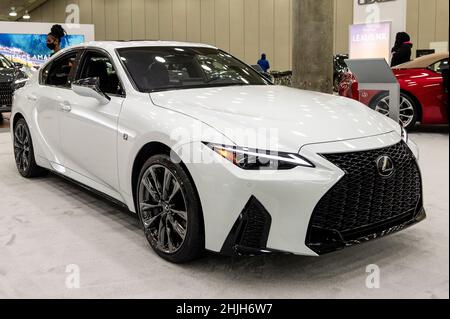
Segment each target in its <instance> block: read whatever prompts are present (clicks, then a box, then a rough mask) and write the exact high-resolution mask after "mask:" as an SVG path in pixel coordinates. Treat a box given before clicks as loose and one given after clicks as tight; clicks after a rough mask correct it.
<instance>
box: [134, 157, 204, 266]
mask: <svg viewBox="0 0 450 319" xmlns="http://www.w3.org/2000/svg"><path fill="white" fill-rule="evenodd" d="M136 187H137V188H136V199H137V205H136V206H137V211H138V215H139V219H140V221H141V224H142V227H143V229H144V232H145V235H146V238H147V240H148V242H149V243H150V246H151V247H152V248H153V250H154V251H155V252H156V253H157V254H158V255H159V256H160V257H162V258H163V259H165V260H168V261H170V262H173V263H185V262H189V261H192V260H194V259H197V258H198V257H200V255H201V254H202V253H203V251H204V249H205V239H204V236H205V235H204V229H203V214H202V210H201V205H200V199H199V197H198V195H197V192H196V190H195V187H194V185H193V182H191V180H190V178H189V176H188V175H187V173H186V172H185V170H184V169H183V167H182V166H181V165H179V164H175V163H173V162H172V161H171V159H170V157H169V156H167V155H155V156H152V157H151V158H150V159H149V160H148V161H147V162H146V163H145V164H144V166H143V167H142V169H141V172H140V175H139V179H138V183H137V185H136Z"/></svg>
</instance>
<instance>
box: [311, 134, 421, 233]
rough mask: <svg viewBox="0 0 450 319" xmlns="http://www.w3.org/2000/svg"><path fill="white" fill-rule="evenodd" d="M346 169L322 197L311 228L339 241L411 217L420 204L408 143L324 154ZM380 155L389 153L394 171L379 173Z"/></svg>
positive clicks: (415, 168) (416, 170) (417, 173)
mask: <svg viewBox="0 0 450 319" xmlns="http://www.w3.org/2000/svg"><path fill="white" fill-rule="evenodd" d="M322 156H323V157H324V158H326V159H327V160H329V161H330V162H331V163H333V164H334V165H336V166H337V167H339V168H340V169H342V170H343V171H344V172H345V176H344V177H343V178H342V179H341V180H340V181H339V182H338V183H337V184H336V185H335V186H334V187H333V188H332V189H331V190H330V191H329V192H328V193H327V194H326V195H325V196H324V197H323V198H322V199H321V200H320V202H319V203H318V205H317V206H316V208H315V210H314V212H313V215H312V219H311V224H310V232H311V229H313V228H314V229H320V230H327V231H331V232H334V233H338V235H339V236H338V237H341V240H343V241H351V240H354V239H357V238H360V237H362V236H366V235H369V234H371V232H372V231H373V229H375V228H376V227H378V228H379V227H380V225H386V229H387V228H389V227H392V226H393V225H395V223H399V222H401V221H404V220H405V219H406V220H408V219H413V218H414V216H415V214H416V213H417V210H418V209H420V208H421V207H418V206H419V204H420V203H421V200H422V198H421V196H422V182H421V176H420V171H419V167H418V165H417V163H416V160H415V158H414V155H413V154H412V152H411V151H410V150H409V148H408V146H407V145H406V144H405V143H404V142H401V143H399V144H396V145H394V146H391V147H388V148H384V149H378V150H371V151H365V152H355V153H344V154H323V155H322ZM381 156H389V157H390V158H391V159H392V160H393V162H394V165H395V172H394V174H393V175H392V176H391V177H389V178H386V177H382V176H381V175H380V174H379V172H378V168H377V165H376V161H377V159H379V158H380V157H381Z"/></svg>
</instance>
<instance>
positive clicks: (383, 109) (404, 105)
mask: <svg viewBox="0 0 450 319" xmlns="http://www.w3.org/2000/svg"><path fill="white" fill-rule="evenodd" d="M375 111H377V112H379V113H381V114H383V115H386V116H389V96H386V97H383V98H382V99H381V100H380V101H379V102H378V104H377V105H376V107H375ZM414 112H415V110H414V105H413V104H412V103H411V101H410V100H409V99H407V98H406V97H405V96H403V95H401V96H400V120H401V121H402V123H403V126H404V127H409V126H410V125H411V124H412V121H413V120H414V115H415V114H414Z"/></svg>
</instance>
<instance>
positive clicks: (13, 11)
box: [9, 7, 17, 17]
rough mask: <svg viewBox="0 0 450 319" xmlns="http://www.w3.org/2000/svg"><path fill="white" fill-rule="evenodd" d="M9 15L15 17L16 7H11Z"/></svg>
mask: <svg viewBox="0 0 450 319" xmlns="http://www.w3.org/2000/svg"><path fill="white" fill-rule="evenodd" d="M9 16H11V17H17V12H16V8H14V7H11V11H9Z"/></svg>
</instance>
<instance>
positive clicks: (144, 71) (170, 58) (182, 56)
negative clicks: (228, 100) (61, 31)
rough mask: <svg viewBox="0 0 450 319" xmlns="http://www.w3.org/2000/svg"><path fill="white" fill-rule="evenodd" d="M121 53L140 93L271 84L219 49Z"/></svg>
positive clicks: (153, 50) (126, 51)
mask: <svg viewBox="0 0 450 319" xmlns="http://www.w3.org/2000/svg"><path fill="white" fill-rule="evenodd" d="M118 52H119V55H120V58H121V59H122V61H123V64H124V65H125V68H126V69H127V70H128V72H129V74H130V75H131V77H132V79H133V81H134V83H135V84H136V86H137V87H138V89H139V90H140V91H141V92H153V91H160V90H172V89H186V88H198V87H214V86H228V85H266V84H269V82H268V81H267V80H265V79H264V78H263V77H262V76H261V75H260V74H258V72H256V71H255V70H254V69H253V68H251V67H249V66H247V65H245V64H244V63H242V62H240V61H239V60H237V59H235V58H233V57H232V56H231V55H229V54H227V53H225V52H223V51H220V50H217V49H210V48H185V47H183V48H175V47H173V48H167V47H145V48H126V49H119V50H118Z"/></svg>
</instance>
